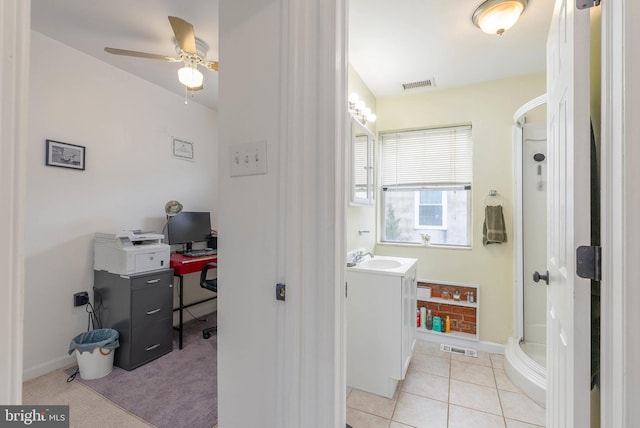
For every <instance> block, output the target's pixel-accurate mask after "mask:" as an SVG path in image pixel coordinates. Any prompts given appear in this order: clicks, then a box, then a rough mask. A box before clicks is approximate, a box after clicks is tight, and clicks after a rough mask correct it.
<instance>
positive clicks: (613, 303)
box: [600, 0, 640, 427]
mask: <svg viewBox="0 0 640 428" xmlns="http://www.w3.org/2000/svg"><path fill="white" fill-rule="evenodd" d="M639 14H640V7H639V5H638V2H637V1H636V0H607V1H604V2H603V3H602V53H603V57H602V152H601V155H602V156H601V159H602V162H601V165H602V167H601V168H602V169H601V178H602V186H601V189H602V190H601V195H602V196H601V198H602V205H601V206H602V208H601V215H602V236H601V238H602V247H603V248H602V260H603V263H602V282H601V311H602V312H601V317H602V318H601V335H600V336H601V343H600V349H601V352H600V355H601V358H600V363H601V372H600V373H601V376H600V378H601V419H600V420H601V426H603V427H614V426H615V427H632V426H640V408H639V407H638V405H637V397H638V396H639V395H640V369H639V368H638V366H637V364H635V363H634V360H633V357H634V356H637V355H638V354H639V353H640V343H639V341H638V340H637V326H638V325H640V311H638V305H639V304H640V287H639V286H638V284H637V278H639V277H640V265H639V264H638V259H640V222H638V218H640V195H639V194H638V190H637V189H638V186H637V183H638V182H639V181H640V168H638V165H639V164H640V148H639V147H638V144H637V141H634V140H637V138H638V137H637V136H638V135H640V121H638V117H639V116H640V87H639V86H638V85H637V84H632V83H633V79H634V78H635V77H636V76H637V75H638V72H639V71H640V42H639V40H640V29H638V26H637V25H636V24H635V23H634V22H633V21H634V20H635V19H636V18H637V17H638V16H639ZM634 336H635V337H634Z"/></svg>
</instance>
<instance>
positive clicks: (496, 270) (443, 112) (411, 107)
mask: <svg viewBox="0 0 640 428" xmlns="http://www.w3.org/2000/svg"><path fill="white" fill-rule="evenodd" d="M544 92H545V76H544V74H535V75H529V76H523V77H519V78H513V79H505V80H499V81H494V82H488V83H483V84H478V85H470V86H466V87H461V88H456V89H450V90H440V91H433V92H427V93H423V94H417V95H414V96H404V97H398V98H388V99H378V102H377V109H378V112H377V113H378V122H377V128H378V132H379V133H380V132H384V131H387V130H402V129H415V128H421V127H430V126H443V125H452V124H460V123H471V124H472V126H473V189H472V198H473V213H472V216H473V220H472V221H473V223H472V224H473V228H472V230H473V237H472V241H473V248H472V249H471V250H458V249H443V248H437V247H426V248H425V247H415V246H400V245H386V244H385V245H378V246H377V247H376V253H377V254H381V255H397V256H401V257H416V258H418V278H422V279H433V280H441V281H454V282H463V283H473V284H479V285H480V287H481V289H480V293H481V300H480V301H481V302H482V303H481V305H482V306H481V308H480V325H479V329H480V340H482V341H489V342H496V343H505V342H506V340H507V338H508V337H510V336H511V335H512V332H513V262H512V260H513V245H512V238H513V232H512V227H513V216H512V215H513V198H512V194H513V193H512V192H513V190H512V189H513V173H512V171H513V167H512V128H511V127H512V123H513V114H514V113H515V111H516V109H518V108H519V107H520V106H521V105H523V104H524V103H525V102H527V101H529V100H531V99H533V98H535V97H537V96H538V95H541V94H543V93H544ZM489 190H497V191H498V192H499V193H500V195H501V196H502V197H503V199H504V204H503V205H504V214H505V222H506V226H507V234H508V237H509V241H508V242H507V243H506V244H492V245H489V246H486V247H484V246H483V245H482V223H483V221H484V205H483V198H484V197H485V196H486V195H487V193H488V192H489Z"/></svg>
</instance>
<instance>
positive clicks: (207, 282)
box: [200, 262, 218, 339]
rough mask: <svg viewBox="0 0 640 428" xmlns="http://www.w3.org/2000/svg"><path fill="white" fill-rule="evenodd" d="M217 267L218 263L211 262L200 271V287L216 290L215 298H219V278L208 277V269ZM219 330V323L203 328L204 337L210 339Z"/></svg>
mask: <svg viewBox="0 0 640 428" xmlns="http://www.w3.org/2000/svg"><path fill="white" fill-rule="evenodd" d="M217 268H218V264H217V263H213V262H211V263H207V264H206V265H204V266H203V267H202V271H200V287H202V288H206V289H207V290H211V291H214V292H215V293H216V297H214V299H217V298H218V278H213V279H207V271H208V270H209V269H217ZM217 332H218V326H217V325H214V326H212V327H207V328H205V329H204V330H202V337H204V338H205V339H208V338H210V337H211V333H217Z"/></svg>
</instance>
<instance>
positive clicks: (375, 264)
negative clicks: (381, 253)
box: [358, 258, 402, 269]
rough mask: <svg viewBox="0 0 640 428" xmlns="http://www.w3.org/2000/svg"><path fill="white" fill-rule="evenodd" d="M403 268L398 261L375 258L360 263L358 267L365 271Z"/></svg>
mask: <svg viewBox="0 0 640 428" xmlns="http://www.w3.org/2000/svg"><path fill="white" fill-rule="evenodd" d="M400 266H402V263H400V262H399V261H398V260H393V259H381V258H377V259H376V258H373V259H368V260H365V261H363V262H360V263H358V267H361V268H363V269H397V268H399V267H400Z"/></svg>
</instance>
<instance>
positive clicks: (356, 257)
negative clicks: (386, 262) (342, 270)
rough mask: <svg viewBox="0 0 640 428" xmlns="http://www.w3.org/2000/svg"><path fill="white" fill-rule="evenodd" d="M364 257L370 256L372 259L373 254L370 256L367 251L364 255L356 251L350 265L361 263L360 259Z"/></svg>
mask: <svg viewBox="0 0 640 428" xmlns="http://www.w3.org/2000/svg"><path fill="white" fill-rule="evenodd" d="M364 256H371V258H373V254H371V253H370V252H369V251H367V252H366V253H364V252H362V251H358V252H357V253H355V254H354V256H353V260H352V263H353V264H358V263H360V262H361V261H362V259H363V258H364Z"/></svg>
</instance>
